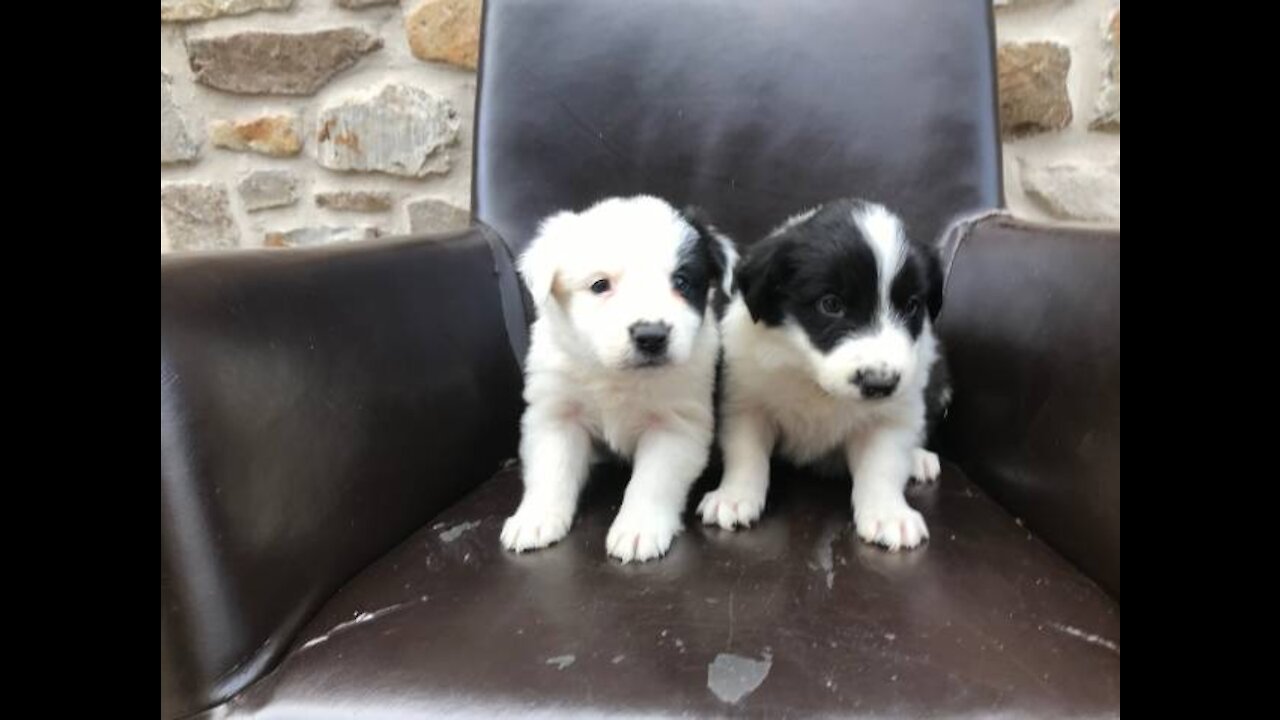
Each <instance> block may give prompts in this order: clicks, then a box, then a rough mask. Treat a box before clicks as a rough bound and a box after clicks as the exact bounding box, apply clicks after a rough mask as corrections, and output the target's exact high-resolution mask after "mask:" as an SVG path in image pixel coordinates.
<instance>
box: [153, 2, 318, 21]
mask: <svg viewBox="0 0 1280 720" xmlns="http://www.w3.org/2000/svg"><path fill="white" fill-rule="evenodd" d="M292 5H293V0H160V22H190V21H193V20H211V19H213V18H217V17H223V16H226V15H244V14H246V13H251V12H255V11H258V10H275V11H280V10H288V9H289V7H290V6H292Z"/></svg>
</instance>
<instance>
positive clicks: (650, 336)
mask: <svg viewBox="0 0 1280 720" xmlns="http://www.w3.org/2000/svg"><path fill="white" fill-rule="evenodd" d="M628 330H629V332H630V333H631V344H632V345H634V346H635V349H636V352H638V353H639V354H640V356H641V357H642V358H644V359H645V360H658V359H661V358H662V357H663V356H664V355H666V354H667V346H668V345H669V344H670V340H671V326H670V325H668V324H667V323H664V322H638V323H634V324H632V325H631V327H630V328H628Z"/></svg>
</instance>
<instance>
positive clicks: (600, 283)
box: [591, 278, 612, 295]
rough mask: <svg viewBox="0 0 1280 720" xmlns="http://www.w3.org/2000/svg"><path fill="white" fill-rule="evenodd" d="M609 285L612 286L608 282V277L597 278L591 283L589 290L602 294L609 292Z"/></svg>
mask: <svg viewBox="0 0 1280 720" xmlns="http://www.w3.org/2000/svg"><path fill="white" fill-rule="evenodd" d="M610 287H612V285H610V284H609V280H608V278H600V279H599V280H597V281H595V282H593V283H591V292H593V293H595V294H597V295H603V294H605V293H607V292H609V288H610Z"/></svg>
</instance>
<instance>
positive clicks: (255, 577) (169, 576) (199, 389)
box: [160, 225, 526, 717]
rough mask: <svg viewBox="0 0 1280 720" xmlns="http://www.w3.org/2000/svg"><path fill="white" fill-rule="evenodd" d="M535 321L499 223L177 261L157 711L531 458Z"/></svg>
mask: <svg viewBox="0 0 1280 720" xmlns="http://www.w3.org/2000/svg"><path fill="white" fill-rule="evenodd" d="M525 332H526V325H525V317H524V313H523V310H522V308H521V298H520V289H519V282H518V280H517V278H516V275H515V272H514V270H513V267H512V262H511V257H510V254H509V252H508V250H507V248H506V246H505V245H504V244H503V243H502V241H501V240H500V239H499V238H498V237H497V236H496V234H495V233H494V232H493V231H492V230H490V229H489V228H487V227H484V226H482V225H476V226H474V227H472V228H469V229H467V230H465V231H461V232H457V233H450V234H446V235H438V236H432V237H425V238H424V237H419V238H409V239H399V240H387V241H371V242H368V243H360V244H352V245H345V246H329V247H325V248H317V249H311V250H291V251H280V250H265V251H244V252H235V253H226V254H211V255H194V256H177V255H170V256H162V257H161V261H160V648H161V651H160V678H161V680H160V684H161V715H162V717H177V716H181V715H186V714H189V713H192V712H195V711H198V710H200V709H202V708H206V707H209V706H211V705H214V704H215V703H218V702H221V701H222V700H225V699H226V698H228V697H230V696H231V695H233V694H234V693H235V692H237V691H238V690H240V689H242V688H243V687H245V686H246V685H248V684H249V683H250V682H252V681H253V680H254V679H256V678H257V677H260V676H261V675H262V674H263V673H264V672H266V670H268V669H269V668H270V667H271V666H272V665H273V664H274V662H275V661H276V660H277V659H278V658H279V657H280V655H281V654H282V653H283V651H284V650H285V649H286V646H287V645H288V644H289V643H290V641H291V640H292V638H293V636H294V634H295V633H296V632H297V631H298V630H299V629H300V627H301V626H302V624H303V623H304V622H305V621H306V620H307V619H308V617H309V616H310V615H311V614H312V613H313V612H314V611H315V609H316V608H317V607H318V606H319V605H320V604H321V603H322V602H323V601H324V600H325V599H326V598H328V597H329V596H330V595H332V593H333V592H334V591H335V590H337V589H338V587H339V586H341V585H342V584H343V583H344V582H345V581H346V580H348V579H349V578H350V577H352V576H353V575H354V574H355V573H356V572H357V571H359V570H360V569H361V568H363V567H365V566H366V565H368V564H369V563H370V562H372V561H373V560H374V559H376V558H377V557H379V556H381V555H382V554H384V553H385V552H387V551H388V550H389V549H391V548H392V547H394V546H395V545H396V544H398V543H399V542H400V541H402V540H403V539H404V538H406V537H407V536H408V535H409V534H410V533H411V532H413V531H414V530H415V529H417V528H419V527H421V526H422V525H423V524H424V523H425V522H426V521H427V520H428V519H430V518H431V517H433V516H434V515H436V514H437V513H438V512H439V511H441V510H442V509H444V508H445V507H447V506H448V505H449V504H451V503H452V502H454V501H455V500H457V499H458V498H459V497H460V496H462V495H463V494H465V493H466V492H467V491H468V490H469V489H470V488H472V487H473V486H475V485H476V484H478V483H479V482H480V481H482V480H484V479H485V478H487V477H489V476H490V475H492V474H493V472H494V471H496V470H497V468H498V467H499V465H500V464H501V463H502V462H503V460H504V459H506V458H510V457H512V456H513V455H514V454H515V451H516V442H517V435H518V425H519V413H520V410H521V407H522V400H521V397H520V395H521V378H520V371H519V365H518V360H517V353H519V352H522V348H523V343H524V334H525Z"/></svg>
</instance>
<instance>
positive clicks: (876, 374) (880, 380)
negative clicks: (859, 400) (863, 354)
mask: <svg viewBox="0 0 1280 720" xmlns="http://www.w3.org/2000/svg"><path fill="white" fill-rule="evenodd" d="M900 377H901V376H900V375H898V373H896V372H892V371H890V370H859V371H858V372H856V373H854V374H853V377H851V378H849V382H851V383H853V384H854V385H857V386H858V389H859V390H861V391H862V396H863V397H865V398H882V397H888V396H890V395H892V394H893V391H894V390H896V389H897V387H898V379H899V378H900Z"/></svg>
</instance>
